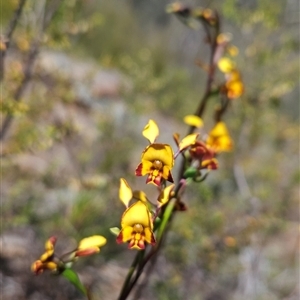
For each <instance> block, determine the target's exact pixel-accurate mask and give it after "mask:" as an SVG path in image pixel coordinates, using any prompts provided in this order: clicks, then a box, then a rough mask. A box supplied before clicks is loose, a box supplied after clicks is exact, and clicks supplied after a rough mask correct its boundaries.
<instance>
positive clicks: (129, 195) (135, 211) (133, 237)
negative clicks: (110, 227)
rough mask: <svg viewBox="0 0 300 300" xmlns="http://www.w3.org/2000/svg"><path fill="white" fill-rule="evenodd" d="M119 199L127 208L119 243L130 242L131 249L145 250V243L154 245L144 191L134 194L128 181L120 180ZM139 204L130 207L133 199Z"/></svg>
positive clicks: (118, 239)
mask: <svg viewBox="0 0 300 300" xmlns="http://www.w3.org/2000/svg"><path fill="white" fill-rule="evenodd" d="M119 197H120V200H121V201H122V203H123V204H124V205H125V206H126V208H127V209H126V210H125V212H124V213H123V215H122V219H121V227H122V228H121V231H120V232H119V234H118V236H117V243H126V242H129V245H128V248H129V249H138V250H141V249H144V248H145V242H147V243H149V244H152V245H154V244H155V237H154V234H153V231H152V230H153V221H152V218H151V214H150V211H149V209H148V206H147V197H146V195H145V193H144V192H142V191H134V192H132V190H131V188H130V186H129V185H128V183H127V181H126V180H125V179H123V178H121V179H120V189H119ZM133 198H135V199H137V202H135V203H133V204H132V205H130V206H129V202H130V201H131V200H132V199H133Z"/></svg>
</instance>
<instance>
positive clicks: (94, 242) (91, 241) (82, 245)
mask: <svg viewBox="0 0 300 300" xmlns="http://www.w3.org/2000/svg"><path fill="white" fill-rule="evenodd" d="M105 244H106V238H105V237H103V236H101V235H93V236H90V237H87V238H84V239H82V240H81V241H80V242H79V245H78V248H77V249H78V250H86V249H89V248H95V247H96V248H100V247H102V246H104V245H105Z"/></svg>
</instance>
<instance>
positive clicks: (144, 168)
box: [135, 144, 174, 186]
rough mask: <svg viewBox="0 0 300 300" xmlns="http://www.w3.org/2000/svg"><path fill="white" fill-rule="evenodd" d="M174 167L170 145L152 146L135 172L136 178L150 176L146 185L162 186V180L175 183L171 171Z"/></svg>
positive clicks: (146, 150)
mask: <svg viewBox="0 0 300 300" xmlns="http://www.w3.org/2000/svg"><path fill="white" fill-rule="evenodd" d="M173 166H174V154H173V150H172V148H171V146H170V145H167V144H151V145H149V146H148V147H147V148H146V149H145V150H144V151H143V153H142V156H141V163H140V164H139V165H138V166H137V168H136V170H135V175H136V176H144V175H147V174H148V178H147V180H146V183H153V184H155V185H157V186H160V184H161V181H162V179H165V180H168V181H170V182H174V180H173V177H172V174H171V170H172V168H173Z"/></svg>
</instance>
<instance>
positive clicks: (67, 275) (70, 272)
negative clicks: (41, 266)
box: [62, 269, 87, 295]
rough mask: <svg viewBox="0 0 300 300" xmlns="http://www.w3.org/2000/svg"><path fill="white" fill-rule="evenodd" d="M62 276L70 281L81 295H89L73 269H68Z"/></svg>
mask: <svg viewBox="0 0 300 300" xmlns="http://www.w3.org/2000/svg"><path fill="white" fill-rule="evenodd" d="M62 275H63V276H64V277H65V278H66V279H68V280H69V281H70V282H71V283H72V284H73V285H74V286H75V287H76V288H77V289H78V290H79V291H80V292H81V293H83V294H84V295H87V290H86V288H85V286H84V285H83V284H82V283H81V281H80V279H79V277H78V275H77V273H76V272H74V271H73V270H72V269H66V270H64V271H63V272H62Z"/></svg>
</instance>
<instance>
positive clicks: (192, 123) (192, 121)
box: [183, 115, 203, 128]
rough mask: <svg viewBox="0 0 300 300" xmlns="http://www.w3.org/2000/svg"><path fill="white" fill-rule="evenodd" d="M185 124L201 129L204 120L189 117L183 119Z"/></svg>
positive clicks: (192, 116) (193, 116)
mask: <svg viewBox="0 0 300 300" xmlns="http://www.w3.org/2000/svg"><path fill="white" fill-rule="evenodd" d="M183 121H184V123H185V124H187V125H189V126H194V127H197V128H200V127H202V126H203V120H202V119H201V118H200V117H198V116H195V115H187V116H185V117H184V118H183Z"/></svg>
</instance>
